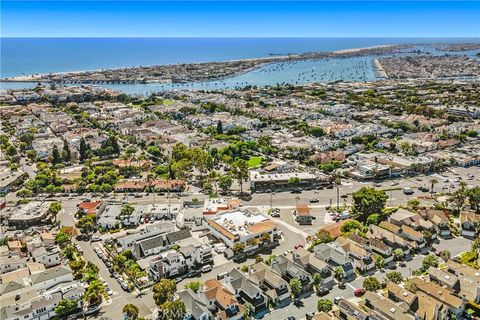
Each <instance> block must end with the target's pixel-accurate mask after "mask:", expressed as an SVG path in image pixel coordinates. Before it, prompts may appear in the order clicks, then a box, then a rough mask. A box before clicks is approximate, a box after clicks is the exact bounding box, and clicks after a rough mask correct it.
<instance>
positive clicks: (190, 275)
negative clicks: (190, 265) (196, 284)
mask: <svg viewBox="0 0 480 320" xmlns="http://www.w3.org/2000/svg"><path fill="white" fill-rule="evenodd" d="M200 274H202V272H201V271H200V270H192V271H190V272H189V273H188V274H187V278H195V277H198V276H199V275H200Z"/></svg>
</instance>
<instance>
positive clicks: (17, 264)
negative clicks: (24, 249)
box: [0, 256, 27, 274]
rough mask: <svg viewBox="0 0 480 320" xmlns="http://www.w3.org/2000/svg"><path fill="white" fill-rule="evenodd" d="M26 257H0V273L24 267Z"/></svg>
mask: <svg viewBox="0 0 480 320" xmlns="http://www.w3.org/2000/svg"><path fill="white" fill-rule="evenodd" d="M26 262H27V261H26V259H25V258H20V257H19V256H11V257H2V258H1V259H0V274H4V273H7V272H10V271H14V270H18V269H21V268H25V266H26Z"/></svg>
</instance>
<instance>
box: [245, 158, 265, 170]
mask: <svg viewBox="0 0 480 320" xmlns="http://www.w3.org/2000/svg"><path fill="white" fill-rule="evenodd" d="M262 162H263V158H262V157H251V158H250V159H248V161H247V163H248V166H249V167H250V168H255V167H258V166H259V165H261V164H262Z"/></svg>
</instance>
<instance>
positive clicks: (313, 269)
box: [292, 248, 334, 288]
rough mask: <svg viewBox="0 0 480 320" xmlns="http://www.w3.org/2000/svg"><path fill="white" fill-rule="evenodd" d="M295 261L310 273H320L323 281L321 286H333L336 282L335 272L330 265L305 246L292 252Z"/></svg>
mask: <svg viewBox="0 0 480 320" xmlns="http://www.w3.org/2000/svg"><path fill="white" fill-rule="evenodd" d="M292 256H293V261H294V262H295V263H297V264H299V265H301V266H302V268H303V269H305V270H306V271H307V272H309V273H310V274H312V275H314V274H315V273H318V274H320V276H321V277H322V282H321V283H320V287H322V288H332V287H333V284H334V277H333V272H332V270H331V269H330V267H329V265H328V264H327V263H326V262H325V261H323V260H321V259H319V258H318V257H316V256H315V255H314V254H312V253H310V252H309V251H307V250H305V249H304V248H298V249H297V250H295V251H293V253H292Z"/></svg>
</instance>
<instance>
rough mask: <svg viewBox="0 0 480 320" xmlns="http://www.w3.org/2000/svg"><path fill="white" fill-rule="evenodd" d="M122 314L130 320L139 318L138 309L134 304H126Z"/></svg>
mask: <svg viewBox="0 0 480 320" xmlns="http://www.w3.org/2000/svg"><path fill="white" fill-rule="evenodd" d="M122 313H123V315H124V316H125V317H126V319H128V320H136V319H137V318H138V307H137V306H136V305H134V304H131V303H129V304H126V305H124V306H123V308H122Z"/></svg>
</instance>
